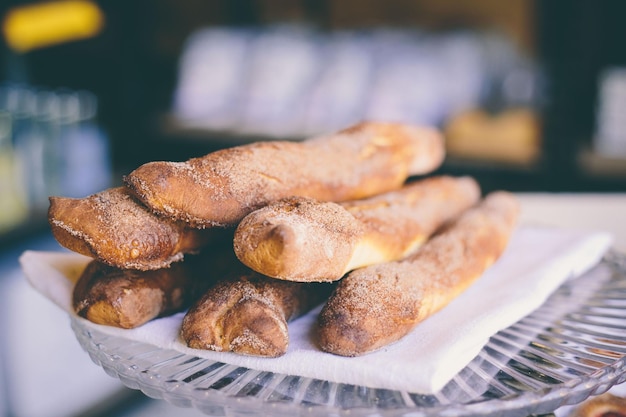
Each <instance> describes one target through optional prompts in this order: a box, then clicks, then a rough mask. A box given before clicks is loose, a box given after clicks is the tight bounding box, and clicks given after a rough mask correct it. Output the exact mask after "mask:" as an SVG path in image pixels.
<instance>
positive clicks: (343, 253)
mask: <svg viewBox="0 0 626 417" xmlns="http://www.w3.org/2000/svg"><path fill="white" fill-rule="evenodd" d="M361 233H362V230H361V227H360V225H359V223H358V222H357V221H356V219H355V218H354V216H352V214H350V213H349V212H348V211H347V210H345V209H344V208H343V207H341V206H340V205H338V204H336V203H326V202H318V201H315V200H313V199H308V198H303V197H293V198H288V199H284V200H281V201H278V202H276V203H274V204H271V205H270V206H267V207H264V208H261V209H259V210H257V211H254V212H252V213H251V214H249V215H248V216H246V217H245V218H244V219H243V220H242V221H241V223H240V224H239V226H238V227H237V229H236V231H235V236H234V250H235V254H236V255H237V257H238V258H239V259H240V260H241V261H242V262H243V263H244V264H246V265H247V266H248V267H250V268H252V269H254V270H255V271H258V272H260V273H262V274H264V275H267V276H270V277H274V278H279V279H287V280H290V281H300V282H314V281H319V282H322V281H334V280H336V279H338V278H340V277H341V276H342V275H343V274H344V270H345V268H346V265H347V264H348V262H349V261H350V258H351V256H352V248H353V246H354V244H355V241H356V240H357V238H358V237H359V235H360V234H361Z"/></svg>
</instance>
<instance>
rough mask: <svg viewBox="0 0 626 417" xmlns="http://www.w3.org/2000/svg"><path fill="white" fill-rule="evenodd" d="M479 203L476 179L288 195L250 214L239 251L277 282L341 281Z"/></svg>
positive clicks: (411, 246)
mask: <svg viewBox="0 0 626 417" xmlns="http://www.w3.org/2000/svg"><path fill="white" fill-rule="evenodd" d="M479 198H480V188H479V186H478V184H477V183H476V181H474V180H473V179H472V178H470V177H460V178H453V177H449V176H440V177H432V178H428V179H424V180H420V181H415V182H413V183H410V184H408V185H406V186H404V187H403V188H401V189H399V190H394V191H389V192H387V193H383V194H379V195H377V196H374V197H370V198H366V199H362V200H357V201H350V202H344V203H332V202H319V201H317V200H312V199H307V198H302V197H294V198H289V199H285V200H280V201H278V202H275V203H271V204H270V205H268V206H265V207H263V208H261V209H259V210H256V211H254V212H252V213H250V214H249V215H247V216H246V217H245V218H244V219H243V220H242V221H241V223H240V224H239V226H238V227H237V229H236V231H235V235H234V249H235V253H236V255H237V257H238V258H239V259H240V260H241V261H242V262H243V263H244V264H246V265H247V266H249V267H250V268H252V269H254V270H256V271H258V272H260V273H262V274H265V275H268V276H271V277H274V278H279V279H285V280H289V281H301V282H307V281H320V282H321V281H336V280H338V279H340V278H341V277H342V276H344V275H345V274H346V273H347V272H348V271H350V270H352V269H355V268H359V267H363V266H367V265H371V264H375V263H381V262H389V261H393V260H397V259H400V258H403V257H405V256H407V255H408V254H410V253H412V252H414V251H415V250H416V249H417V248H418V247H419V246H420V245H421V244H422V243H423V242H424V241H425V240H426V239H427V238H428V237H429V236H430V235H431V234H432V233H433V232H435V230H436V229H437V228H439V227H440V226H441V225H443V224H445V223H446V222H448V221H450V220H452V219H453V218H455V217H457V216H458V215H459V214H460V213H462V212H463V211H465V210H466V209H468V208H469V207H471V206H473V205H474V204H476V202H477V201H478V200H479Z"/></svg>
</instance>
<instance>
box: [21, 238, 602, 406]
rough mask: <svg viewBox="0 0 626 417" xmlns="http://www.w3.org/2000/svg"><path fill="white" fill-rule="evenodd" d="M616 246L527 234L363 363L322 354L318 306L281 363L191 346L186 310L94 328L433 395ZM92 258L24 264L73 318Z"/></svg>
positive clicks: (293, 326) (253, 365)
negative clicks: (184, 330) (74, 299)
mask: <svg viewBox="0 0 626 417" xmlns="http://www.w3.org/2000/svg"><path fill="white" fill-rule="evenodd" d="M611 242H612V238H611V236H610V235H608V234H607V233H587V232H579V231H572V230H564V229H554V228H547V227H529V226H525V227H520V228H519V229H518V230H517V231H516V232H515V234H514V235H513V237H512V239H511V242H510V244H509V246H508V248H507V250H506V251H505V253H504V254H503V256H502V257H501V258H500V259H499V260H498V261H497V262H496V263H495V264H494V265H493V266H492V267H491V268H490V269H489V270H488V271H487V272H486V273H485V274H483V276H482V277H481V278H480V279H479V280H478V281H477V282H476V283H475V284H474V285H473V286H472V287H470V288H469V289H468V290H467V291H466V292H465V293H463V294H462V295H461V296H459V297H458V298H457V299H456V300H454V301H453V302H452V303H450V304H449V305H448V306H447V307H446V308H444V309H443V310H441V311H440V312H439V313H437V314H435V315H434V316H432V317H431V318H429V319H427V320H426V321H424V322H423V323H421V324H420V325H418V326H417V327H416V328H415V329H414V331H412V332H411V333H410V334H409V335H407V336H406V337H405V338H403V339H402V340H401V341H399V342H397V343H395V344H392V345H390V346H388V347H386V348H384V349H382V350H380V351H377V352H374V353H371V354H368V355H365V356H361V357H356V358H345V357H340V356H335V355H332V354H328V353H324V352H321V351H320V350H319V349H317V347H316V346H315V344H314V342H313V339H312V335H311V329H312V328H313V325H314V323H315V320H316V317H317V313H318V312H319V308H318V309H315V310H314V311H311V312H310V313H309V314H307V315H305V316H303V317H301V318H299V319H297V320H295V321H293V322H291V323H290V325H289V332H290V346H289V350H288V352H287V353H286V354H285V355H284V356H282V357H280V358H273V359H269V358H256V357H248V356H241V355H236V354H232V353H220V352H210V351H202V350H194V349H189V348H187V347H186V346H185V345H184V343H183V342H181V339H180V338H179V327H180V324H181V321H182V317H183V314H182V313H179V314H177V315H174V316H171V317H166V318H162V319H158V320H154V321H152V322H150V323H147V324H145V325H144V326H142V327H140V328H137V329H132V330H122V329H117V328H112V327H107V326H100V325H96V324H93V323H89V322H87V323H88V325H89V326H93V327H94V328H96V329H98V330H99V331H103V332H106V333H108V334H113V335H117V336H122V337H126V338H128V339H132V340H136V341H142V342H148V343H152V344H155V345H157V346H160V347H163V348H167V349H176V350H179V351H181V352H184V353H188V354H193V355H196V356H200V357H204V358H208V359H212V360H216V361H220V362H225V363H230V364H233V365H237V366H243V367H247V368H250V369H256V370H260V371H269V372H275V373H283V374H289V375H299V376H304V377H311V378H317V379H322V380H327V381H332V382H342V383H349V384H356V385H363V386H369V387H372V388H386V389H397V390H402V391H408V392H417V393H424V394H433V393H436V392H437V391H439V390H440V389H441V388H442V387H443V386H444V385H445V384H446V383H447V382H449V381H450V380H451V379H452V378H453V377H454V376H455V375H456V374H457V373H458V372H459V371H461V370H462V369H463V368H464V367H465V366H466V365H467V364H468V363H469V362H470V361H471V360H472V359H473V358H474V357H475V356H476V355H477V354H478V353H479V352H480V350H481V349H482V347H483V346H484V345H485V344H486V343H487V341H488V340H489V337H491V336H492V335H493V334H495V333H497V332H498V331H499V330H501V329H504V328H506V327H508V326H510V325H512V324H513V323H515V322H516V321H518V320H519V319H521V318H522V317H524V316H526V315H528V314H529V313H531V312H532V311H533V310H535V309H536V308H538V307H539V306H540V305H541V304H542V303H543V302H544V301H545V300H546V299H547V298H548V297H549V295H550V294H551V293H552V292H553V291H554V290H555V289H557V288H558V287H559V286H560V285H561V284H562V283H563V282H564V281H565V280H567V279H569V278H572V277H576V276H579V275H580V274H582V273H583V272H585V271H586V270H588V269H590V268H591V267H593V266H594V265H595V264H597V263H598V262H599V260H600V259H601V258H602V256H603V254H604V253H605V252H606V251H607V250H608V248H609V247H610V245H611ZM88 261H89V259H88V258H86V257H83V256H81V255H76V254H71V253H51V252H33V251H27V252H25V253H24V254H23V255H22V256H21V258H20V262H21V264H22V268H23V270H24V272H25V275H26V277H27V279H28V280H29V281H30V283H31V284H32V285H33V287H34V288H36V289H37V290H38V291H40V292H41V293H42V294H43V295H44V296H46V297H48V298H49V299H50V300H51V301H53V302H54V303H56V304H57V305H58V306H59V307H61V308H62V309H64V310H66V311H67V312H68V313H69V314H72V315H74V313H73V312H72V310H71V290H72V285H73V282H74V281H75V280H76V278H77V276H78V275H79V273H80V271H81V269H82V267H84V265H86V263H87V262H88Z"/></svg>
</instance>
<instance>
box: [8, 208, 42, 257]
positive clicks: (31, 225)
mask: <svg viewBox="0 0 626 417" xmlns="http://www.w3.org/2000/svg"><path fill="white" fill-rule="evenodd" d="M48 230H49V227H48V220H47V215H46V213H45V212H37V213H32V214H31V215H30V216H29V217H28V219H27V220H25V221H24V222H22V223H19V224H16V225H15V226H13V227H12V228H9V229H6V230H4V231H1V232H0V250H1V249H4V248H7V247H9V246H11V245H15V244H16V243H19V242H23V241H25V240H28V239H31V238H32V237H34V236H37V235H40V234H41V233H43V232H46V231H48Z"/></svg>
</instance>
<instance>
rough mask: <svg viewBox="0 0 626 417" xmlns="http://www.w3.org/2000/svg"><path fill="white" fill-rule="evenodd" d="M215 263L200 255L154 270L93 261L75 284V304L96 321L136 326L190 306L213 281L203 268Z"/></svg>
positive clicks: (106, 323)
mask: <svg viewBox="0 0 626 417" xmlns="http://www.w3.org/2000/svg"><path fill="white" fill-rule="evenodd" d="M216 262H218V261H216ZM207 264H208V266H207ZM214 266H215V265H213V262H210V259H202V260H200V258H198V257H197V256H196V257H194V256H191V257H188V258H187V259H185V261H183V262H178V263H176V264H173V265H172V266H171V267H170V268H165V269H159V270H152V271H138V270H132V269H120V268H115V267H112V266H108V265H105V264H103V263H101V262H98V261H91V262H90V263H89V264H88V265H87V267H86V268H85V270H84V272H83V273H82V275H81V277H80V279H79V280H78V282H77V283H76V285H75V286H74V291H73V293H72V305H73V308H74V311H75V312H76V314H78V315H79V316H81V317H84V318H86V319H87V320H89V321H92V322H94V323H97V324H103V325H107V326H114V327H120V328H124V329H131V328H135V327H138V326H141V325H142V324H145V323H147V322H148V321H150V320H153V319H155V318H157V317H163V316H166V315H170V314H173V313H176V312H178V311H181V310H183V309H185V308H187V307H188V306H189V305H190V304H191V303H192V302H193V301H195V300H196V299H197V298H198V297H199V296H200V295H202V293H203V292H204V291H205V290H206V289H207V288H208V286H209V285H210V284H211V283H212V281H211V279H210V278H207V277H206V276H204V275H205V274H203V273H202V270H203V269H204V268H207V267H214Z"/></svg>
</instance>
